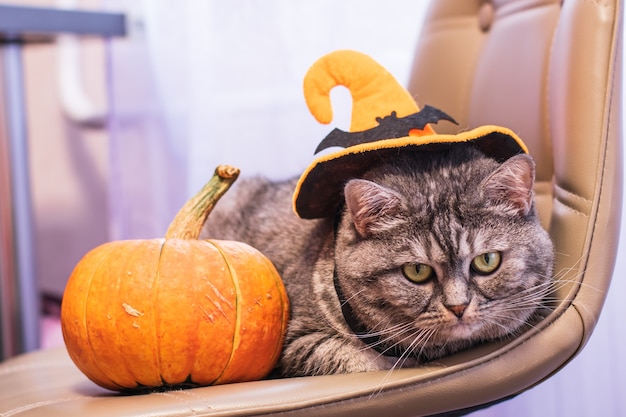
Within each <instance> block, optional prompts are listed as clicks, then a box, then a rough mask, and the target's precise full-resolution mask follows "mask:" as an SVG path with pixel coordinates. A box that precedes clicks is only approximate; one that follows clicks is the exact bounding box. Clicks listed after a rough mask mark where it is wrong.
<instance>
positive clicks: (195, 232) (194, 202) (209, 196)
mask: <svg viewBox="0 0 626 417" xmlns="http://www.w3.org/2000/svg"><path fill="white" fill-rule="evenodd" d="M238 176H239V168H235V167H232V166H230V165H220V166H218V167H217V168H215V173H214V174H213V177H211V179H210V180H209V182H208V183H207V184H206V185H205V186H204V187H202V189H201V190H200V191H199V192H198V194H196V195H195V196H193V197H192V198H191V199H190V200H189V201H187V202H186V203H185V205H184V206H183V207H182V208H181V209H180V210H179V211H178V213H177V214H176V217H174V220H172V223H170V226H169V227H168V229H167V232H166V233H165V238H166V239H198V236H200V232H201V231H202V226H203V225H204V222H205V221H206V219H207V217H209V214H210V213H211V211H212V210H213V208H214V207H215V204H217V202H218V201H219V199H220V198H221V197H222V196H223V195H224V194H225V193H226V191H228V189H229V188H230V186H231V185H232V184H233V183H234V182H235V180H236V179H237V177H238Z"/></svg>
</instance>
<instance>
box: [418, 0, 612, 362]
mask: <svg viewBox="0 0 626 417" xmlns="http://www.w3.org/2000/svg"><path fill="white" fill-rule="evenodd" d="M621 24H622V3H621V1H620V0H601V1H579V0H564V1H560V0H493V1H484V0H473V1H463V2H460V1H456V0H438V1H436V2H433V7H432V9H431V11H430V16H429V17H428V18H427V22H426V25H425V28H424V31H423V33H422V37H421V39H420V44H419V47H418V51H417V54H416V58H415V61H414V66H413V71H412V78H411V80H410V86H409V90H410V91H412V92H413V93H414V94H415V96H416V99H417V101H418V102H420V103H428V104H432V105H435V106H438V107H440V108H442V109H446V111H447V112H449V114H451V115H453V117H455V118H456V119H457V120H459V121H460V124H461V126H462V127H468V128H471V127H475V126H477V125H481V124H500V125H503V126H507V127H510V128H512V129H513V130H515V131H516V132H517V133H518V134H519V135H520V136H521V137H522V138H523V140H524V141H525V142H526V143H527V144H528V146H529V148H530V152H531V154H532V155H533V156H534V157H535V160H536V162H537V185H536V190H535V191H536V196H537V200H538V207H539V211H540V215H541V217H542V222H543V224H544V226H545V227H546V228H548V229H549V231H550V234H551V236H552V238H553V240H554V242H555V245H556V251H557V265H556V274H557V276H558V278H559V279H560V280H561V282H562V283H563V285H562V286H560V289H559V290H558V291H557V293H556V295H557V304H558V305H557V308H556V311H555V314H553V315H552V317H551V318H550V319H549V322H552V321H554V324H555V327H556V328H558V327H560V326H561V323H563V324H565V323H566V320H567V318H566V317H567V316H569V315H574V316H580V317H579V318H577V320H576V321H580V323H579V324H581V325H582V326H583V328H582V331H581V333H580V334H576V336H575V337H576V339H579V342H578V343H575V344H576V345H577V347H578V349H577V350H579V349H581V348H582V347H583V346H584V344H585V342H586V341H587V340H588V338H589V336H590V334H591V331H592V330H593V328H594V325H595V322H596V320H597V318H598V315H599V313H600V309H601V308H602V304H603V301H604V296H605V293H606V291H607V290H608V287H609V282H610V280H611V276H612V272H613V266H614V259H615V253H616V250H617V240H618V236H619V220H620V213H621V210H620V208H621V190H622V171H621V169H622V151H621V146H622V141H621V116H622V114H621V78H622V70H621ZM444 129H445V128H444ZM438 130H441V129H438ZM562 313H565V316H566V317H563V318H560V315H561V314H562ZM571 333H572V334H571V335H570V337H572V336H573V335H574V334H575V333H576V332H573V331H572V332H571ZM548 350H550V349H548Z"/></svg>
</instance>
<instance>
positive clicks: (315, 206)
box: [293, 50, 528, 219]
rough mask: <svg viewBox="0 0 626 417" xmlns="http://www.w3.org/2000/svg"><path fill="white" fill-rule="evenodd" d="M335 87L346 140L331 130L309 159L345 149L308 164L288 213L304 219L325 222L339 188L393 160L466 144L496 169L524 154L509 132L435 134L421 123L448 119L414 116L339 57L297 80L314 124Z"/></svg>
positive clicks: (372, 66)
mask: <svg viewBox="0 0 626 417" xmlns="http://www.w3.org/2000/svg"><path fill="white" fill-rule="evenodd" d="M338 85H342V86H344V87H346V88H348V90H349V91H350V94H351V96H352V118H351V123H350V132H343V131H341V130H339V129H334V130H333V131H332V132H331V133H330V134H329V135H328V136H327V137H326V138H325V139H324V140H323V141H322V142H321V143H320V145H319V146H318V148H317V150H316V153H317V152H319V151H321V150H323V149H326V148H329V147H333V146H341V147H343V148H345V149H342V150H339V151H336V152H333V153H329V154H326V155H323V156H320V157H318V158H317V159H315V160H314V161H313V162H312V164H311V165H310V166H309V167H308V168H307V169H306V170H305V171H304V173H303V174H302V176H301V177H300V179H299V181H298V184H297V186H296V189H295V192H294V196H293V206H294V211H295V212H296V214H297V215H298V216H300V217H301V218H305V219H315V218H322V217H330V216H333V215H334V214H335V212H336V210H337V208H338V207H339V205H340V204H341V199H342V193H343V187H344V185H345V183H346V182H347V181H348V180H350V179H352V178H360V177H361V176H362V175H363V174H364V173H365V172H366V171H367V170H369V169H370V168H371V166H372V165H373V164H375V163H376V162H378V161H380V160H389V159H390V158H393V157H394V155H397V154H398V153H400V152H408V151H410V152H416V151H437V150H443V149H446V148H448V147H450V146H453V145H454V144H458V143H471V144H472V145H473V146H475V147H476V148H478V149H479V150H481V151H482V152H483V153H484V154H486V155H487V156H489V157H492V158H494V159H496V160H498V161H501V162H502V161H504V160H506V159H508V158H510V157H512V156H514V155H517V154H519V153H528V149H527V148H526V145H525V144H524V142H522V140H521V139H520V138H519V137H518V136H517V135H516V134H515V133H514V132H512V131H511V130H510V129H507V128H504V127H501V126H492V125H486V126H481V127H478V128H475V129H472V130H469V131H464V132H460V133H458V134H455V135H450V134H437V133H436V132H435V131H434V130H433V128H432V127H431V126H430V125H429V123H436V122H438V121H440V120H447V121H450V122H453V123H456V122H455V121H454V119H453V118H452V117H450V116H448V115H447V114H445V113H444V112H442V111H441V110H439V109H436V108H434V107H431V106H424V108H423V109H421V110H420V109H419V107H418V106H417V104H416V103H415V101H414V100H413V98H412V97H411V95H410V94H409V93H408V92H407V91H406V89H404V88H403V87H402V86H401V85H400V84H399V83H398V82H397V81H396V79H395V78H394V77H393V76H392V75H391V74H390V73H389V72H388V71H387V70H386V69H385V68H383V67H382V66H381V65H380V64H378V63H377V62H376V61H374V60H373V59H372V58H370V57H369V56H368V55H365V54H362V53H360V52H356V51H351V50H340V51H335V52H332V53H330V54H328V55H325V56H323V57H322V58H320V59H319V60H318V61H316V62H315V63H314V64H313V65H312V66H311V68H310V69H309V71H308V72H307V74H306V75H305V78H304V97H305V100H306V103H307V106H308V108H309V111H310V112H311V113H312V114H313V116H314V117H315V118H316V119H317V121H319V122H320V123H324V124H328V123H330V122H331V121H332V119H333V113H332V106H331V103H330V90H331V89H332V88H334V87H335V86H338Z"/></svg>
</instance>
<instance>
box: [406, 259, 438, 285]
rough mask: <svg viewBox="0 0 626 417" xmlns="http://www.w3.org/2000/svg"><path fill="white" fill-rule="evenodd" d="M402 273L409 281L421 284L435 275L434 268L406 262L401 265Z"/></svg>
mask: <svg viewBox="0 0 626 417" xmlns="http://www.w3.org/2000/svg"><path fill="white" fill-rule="evenodd" d="M402 273H403V274H404V276H405V277H406V279H408V280H409V281H412V282H415V283H416V284H423V283H425V282H427V281H428V280H430V279H431V278H433V277H434V276H435V270H434V269H433V268H432V267H431V266H429V265H426V264H407V265H404V266H403V267H402Z"/></svg>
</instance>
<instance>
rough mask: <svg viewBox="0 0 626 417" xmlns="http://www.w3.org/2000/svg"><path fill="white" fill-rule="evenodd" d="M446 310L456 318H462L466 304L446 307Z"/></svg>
mask: <svg viewBox="0 0 626 417" xmlns="http://www.w3.org/2000/svg"><path fill="white" fill-rule="evenodd" d="M446 308H447V309H448V310H450V311H451V312H453V313H454V315H455V316H457V317H458V318H461V317H463V313H465V309H467V304H457V305H453V306H446Z"/></svg>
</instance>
